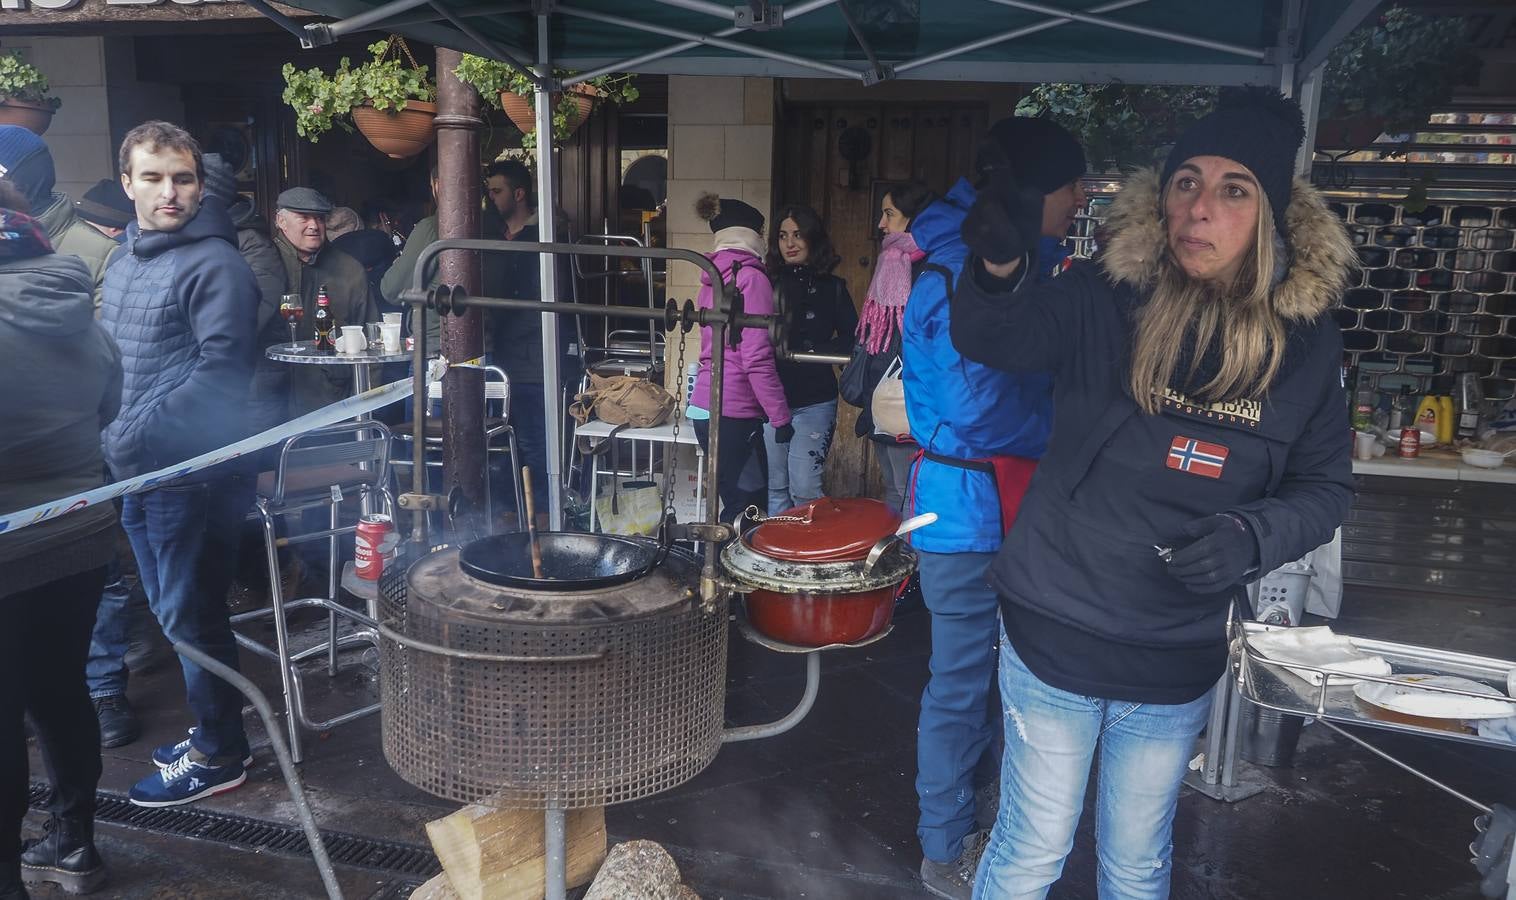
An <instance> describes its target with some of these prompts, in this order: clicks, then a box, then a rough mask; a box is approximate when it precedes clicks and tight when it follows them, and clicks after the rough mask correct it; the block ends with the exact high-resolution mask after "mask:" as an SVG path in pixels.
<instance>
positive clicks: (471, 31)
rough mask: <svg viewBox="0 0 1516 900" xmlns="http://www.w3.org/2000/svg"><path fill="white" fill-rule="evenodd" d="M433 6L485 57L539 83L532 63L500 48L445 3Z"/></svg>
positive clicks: (433, 3) (435, 0)
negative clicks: (496, 60)
mask: <svg viewBox="0 0 1516 900" xmlns="http://www.w3.org/2000/svg"><path fill="white" fill-rule="evenodd" d="M431 6H432V9H434V10H436V11H437V13H438V15H440V16H442V18H444V19H446V20H447V21H448V23H449V24H450V25H452V26H453V27H454V28H456V29H458V30H459V31H461V32H463V35H464V37H467V38H468V39H469V40H471V41H473V42H474V43H475V44H477V45H478V47H479V51H480V52H481V53H483V54H484V55H485V56H490V57H494V58H495V59H499V60H503V61H504V62H508V63H510V64H511V65H513V66H515V67H516V68H517V69H520V70H521V71H522V72H523V73H525V74H526V77H528V78H530V79H531V80H532V83H533V84H534V85H535V84H536V83H537V76H536V75H534V74H533V73H532V64H531V62H530V61H528V60H527V59H525V58H524V57H522V56H520V55H518V54H516V53H512V52H511V51H510V50H509V49H507V48H505V47H502V46H500V45H499V44H497V43H495V42H494V41H492V40H490V39H489V38H487V37H485V36H484V35H482V34H480V33H479V30H478V29H476V28H474V26H472V25H470V24H469V23H468V22H466V21H464V20H463V19H462V18H461V17H460V16H458V14H457V13H454V12H453V11H452V10H450V9H448V8H447V5H446V4H445V3H442V2H439V0H431Z"/></svg>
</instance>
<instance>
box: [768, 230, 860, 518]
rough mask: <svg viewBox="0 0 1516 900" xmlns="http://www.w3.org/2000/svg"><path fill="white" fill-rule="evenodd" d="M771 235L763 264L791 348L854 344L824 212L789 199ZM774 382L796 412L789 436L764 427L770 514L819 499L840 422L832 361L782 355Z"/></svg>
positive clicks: (853, 324)
mask: <svg viewBox="0 0 1516 900" xmlns="http://www.w3.org/2000/svg"><path fill="white" fill-rule="evenodd" d="M775 218H777V219H778V221H779V227H777V228H775V229H774V231H773V233H772V234H771V235H769V254H768V260H767V262H768V269H769V277H770V278H772V279H773V280H774V308H775V311H776V312H777V313H778V314H779V315H782V316H784V317H785V319H786V321H787V322H788V325H789V348H790V350H792V351H794V352H796V353H836V354H842V355H844V356H845V355H847V354H848V353H851V352H852V350H853V330H854V329H855V328H857V327H858V311H857V310H856V309H854V308H853V297H852V295H851V294H849V293H848V289H847V282H845V281H843V280H842V279H841V278H838V277H837V276H836V275H833V274H832V269H834V268H836V267H837V263H838V257H837V253H836V251H834V250H833V249H832V241H831V238H829V237H827V234H826V229H825V228H824V227H823V226H822V224H821V217H820V216H818V215H816V211H815V210H813V209H811V208H810V207H809V206H786V207H784V208H782V209H780V210H779V215H778V216H776V217H775ZM779 381H780V383H781V384H783V385H784V399H785V402H787V403H789V405H790V413H791V415H792V416H793V417H794V418H793V419H792V420H791V424H793V425H794V427H795V436H794V438H793V439H792V440H791V441H790V442H789V443H786V444H782V443H780V442H779V441H778V440H777V439H776V438H775V429H774V426H773V424H772V423H771V424H769V425H766V426H764V429H763V440H764V445H765V447H766V449H767V451H768V469H769V509H768V511H769V515H778V514H779V513H781V512H783V511H785V510H787V509H790V508H791V507H795V506H803V505H805V504H807V503H810V502H811V501H813V500H819V499H821V474H822V469H823V468H824V467H825V466H826V454H827V451H828V450H830V449H831V446H832V431H833V430H834V429H835V428H836V425H837V376H836V374H835V373H834V372H833V371H832V367H831V366H824V365H821V364H819V363H808V362H796V361H793V360H781V361H780V362H779Z"/></svg>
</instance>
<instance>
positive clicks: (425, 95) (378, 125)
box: [284, 37, 437, 159]
mask: <svg viewBox="0 0 1516 900" xmlns="http://www.w3.org/2000/svg"><path fill="white" fill-rule="evenodd" d="M368 49H369V52H370V53H372V54H373V55H374V58H373V60H372V61H370V62H366V63H363V64H362V65H360V66H358V67H357V68H353V67H352V64H351V63H350V61H349V60H348V58H347V57H345V56H344V57H343V58H342V61H341V62H340V63H338V65H337V71H336V72H334V73H333V74H331V75H327V74H326V73H325V72H322V71H321V70H320V69H306V70H304V71H301V70H298V69H296V68H295V66H294V65H293V64H292V63H285V64H284V84H285V88H284V102H285V103H288V104H289V105H290V108H291V109H293V110H294V111H295V130H296V132H298V133H299V134H300V136H301V137H303V138H306V139H308V140H309V141H310V142H311V143H316V142H317V141H319V140H320V139H321V135H323V134H325V133H326V132H328V131H331V130H332V127H333V126H337V127H341V128H342V129H344V130H346V131H348V132H351V131H352V130H353V126H354V125H356V126H357V129H358V131H360V132H361V133H362V134H363V136H364V137H366V138H368V141H369V143H370V144H373V145H374V148H375V149H377V150H379V152H381V153H384V154H385V155H387V156H390V157H393V158H395V159H404V158H406V157H411V156H415V155H417V154H419V153H421V152H422V151H424V150H425V149H426V148H427V146H429V145H430V144H431V142H432V140H433V138H434V137H435V136H436V135H435V132H433V130H432V119H433V118H435V117H436V115H437V104H436V103H435V102H434V101H435V100H436V98H437V87H436V85H435V84H434V83H433V82H432V80H431V78H430V75H429V72H428V70H427V67H426V66H422V65H417V64H416V59H415V57H413V56H411V51H410V48H409V47H407V46H406V44H405V38H402V37H391V38H390V39H389V40H385V41H380V42H378V43H377V44H373V45H371V46H370V47H369V48H368ZM402 56H403V58H402ZM349 120H351V123H350V122H349Z"/></svg>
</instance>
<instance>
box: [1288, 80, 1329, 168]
mask: <svg viewBox="0 0 1516 900" xmlns="http://www.w3.org/2000/svg"><path fill="white" fill-rule="evenodd" d="M1325 69H1326V65H1325V64H1322V65H1319V66H1317V67H1316V68H1314V69H1312V70H1311V72H1310V74H1308V75H1306V76H1305V80H1303V81H1301V82H1300V93H1299V96H1298V99H1299V100H1300V112H1301V113H1302V114H1303V115H1304V116H1305V140H1303V141H1301V142H1300V153H1299V154H1298V155H1296V157H1295V174H1297V175H1301V176H1304V177H1306V178H1309V177H1311V162H1312V160H1313V159H1314V158H1315V156H1316V123H1317V122H1318V121H1320V119H1321V75H1322V72H1323V71H1324V70H1325Z"/></svg>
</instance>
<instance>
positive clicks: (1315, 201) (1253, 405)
mask: <svg viewBox="0 0 1516 900" xmlns="http://www.w3.org/2000/svg"><path fill="white" fill-rule="evenodd" d="M1303 132H1304V129H1303V127H1302V122H1301V116H1300V110H1299V107H1297V106H1296V105H1295V104H1294V103H1293V101H1287V100H1284V99H1282V98H1281V97H1280V96H1279V95H1278V94H1275V93H1271V92H1268V91H1263V90H1259V89H1247V90H1241V91H1235V92H1224V93H1223V97H1222V100H1221V104H1220V106H1219V107H1218V109H1217V110H1216V111H1215V112H1214V113H1212V114H1211V115H1209V116H1207V117H1206V118H1204V119H1202V120H1201V121H1200V122H1198V123H1197V124H1196V125H1194V126H1192V127H1191V129H1190V130H1189V131H1188V132H1186V133H1185V134H1184V135H1183V136H1182V137H1181V138H1180V140H1179V142H1178V143H1177V144H1176V146H1175V148H1174V150H1173V152H1172V153H1171V154H1170V156H1169V159H1168V162H1167V164H1166V165H1165V167H1164V169H1163V171H1162V173H1155V172H1152V171H1148V172H1141V173H1137V174H1136V175H1134V177H1133V178H1132V179H1131V180H1130V181H1128V183H1127V185H1126V186H1125V187H1124V188H1123V189H1122V192H1121V194H1120V195H1119V196H1118V197H1117V198H1116V201H1115V203H1114V204H1112V207H1111V215H1110V217H1109V219H1108V220H1107V222H1106V226H1107V234H1106V237H1105V240H1104V241H1103V244H1104V252H1103V254H1102V256H1101V258H1100V259H1099V260H1098V261H1095V262H1079V263H1075V264H1074V265H1073V267H1072V268H1071V269H1069V270H1068V271H1066V272H1064V273H1063V274H1062V275H1061V276H1060V277H1058V278H1056V279H1054V280H1052V281H1051V282H1045V283H1031V282H1030V281H1029V280H1028V281H1024V280H1023V279H1022V278H1021V275H1022V273H1023V272H1025V271H1027V270H1028V268H1029V266H1028V264H1027V261H1028V254H1029V253H1034V252H1035V247H1036V240H1037V238H1036V235H1037V226H1036V224H1035V222H1036V219H1035V218H1034V217H1035V210H1036V209H1037V208H1040V205H1041V204H1040V198H1038V199H1039V202H1038V203H1037V204H1036V207H1034V206H1033V205H1032V204H1031V203H1030V202H1029V201H1028V200H1027V199H1026V198H1025V197H1023V192H1022V191H1021V190H1019V189H1018V188H1017V186H1015V185H1014V184H1011V183H1009V182H1008V181H1007V180H1005V179H1004V178H1001V179H999V181H998V183H996V184H993V185H992V186H991V187H990V188H989V189H987V190H984V191H982V192H981V193H980V194H979V199H978V201H977V202H976V203H975V205H974V208H973V209H972V210H971V212H970V214H969V216H968V218H967V219H966V220H965V221H964V225H963V237H964V241H965V243H966V244H967V245H968V247H969V248H970V250H972V251H973V253H974V256H975V257H977V258H976V259H972V260H970V262H969V265H968V266H967V267H965V269H964V278H963V279H962V280H961V281H960V283H959V287H958V290H957V292H956V293H955V295H954V298H953V305H952V313H951V315H952V321H951V334H952V339H953V343H954V345H955V346H956V347H958V349H959V351H960V352H962V353H963V355H964V356H966V357H968V358H970V359H973V360H976V361H978V362H981V363H984V364H986V365H993V366H999V367H1001V368H1005V369H1008V370H1014V371H1049V372H1051V373H1052V375H1053V382H1054V408H1055V410H1056V414H1055V416H1054V420H1053V431H1052V436H1051V438H1050V440H1049V444H1048V450H1047V453H1046V454H1045V455H1044V456H1043V458H1042V462H1041V464H1040V465H1039V467H1038V469H1037V472H1036V474H1035V475H1034V477H1033V479H1032V482H1031V487H1030V489H1029V491H1028V493H1027V495H1026V498H1025V500H1024V501H1023V503H1022V505H1021V509H1020V513H1019V515H1018V516H1017V518H1016V523H1015V525H1014V526H1013V527H1012V529H1011V532H1010V534H1009V536H1008V537H1007V538H1006V541H1005V544H1004V546H1003V547H1002V549H1001V551H1000V553H999V555H998V556H997V557H996V559H995V561H994V562H993V563H992V564H991V566H990V571H989V574H988V579H989V582H990V584H991V586H992V587H994V588H995V590H996V591H997V593H998V594H999V595H1000V608H1001V622H1002V626H1003V633H1002V636H1001V657H1000V690H1001V696H1002V699H1003V704H1004V707H1005V716H1004V720H1003V721H1004V722H1005V755H1004V758H1003V764H1002V798H1003V799H1002V803H1001V806H1000V815H999V818H998V820H997V821H996V823H995V827H994V831H993V835H992V837H991V839H990V842H989V845H988V847H987V848H986V849H985V851H984V855H983V858H982V860H981V862H980V865H979V869H978V872H977V875H976V878H975V884H974V896H975V897H1036V896H1044V895H1045V892H1046V891H1047V889H1048V887H1049V886H1050V885H1051V884H1052V883H1053V882H1054V881H1056V880H1057V879H1058V876H1059V873H1060V872H1061V870H1062V866H1063V859H1064V857H1065V856H1066V855H1067V854H1068V852H1069V850H1070V848H1071V847H1072V845H1073V842H1074V833H1075V828H1076V826H1077V824H1078V821H1079V815H1080V812H1081V810H1082V808H1083V802H1084V797H1085V788H1086V784H1087V781H1088V779H1089V776H1090V771H1091V767H1092V764H1093V763H1094V761H1095V759H1096V758H1097V755H1098V758H1099V767H1098V770H1099V779H1100V783H1099V787H1098V790H1097V791H1096V797H1097V801H1096V816H1097V818H1098V820H1099V824H1098V826H1097V828H1096V832H1097V835H1098V837H1097V852H1098V855H1099V858H1100V865H1099V876H1098V882H1099V892H1100V895H1101V896H1102V897H1107V896H1109V897H1123V898H1127V897H1131V898H1137V897H1141V898H1161V897H1166V896H1167V895H1168V888H1169V875H1170V865H1169V860H1170V858H1171V853H1172V844H1171V834H1172V829H1173V819H1174V809H1175V806H1176V804H1177V800H1178V794H1179V784H1180V779H1181V778H1182V776H1183V775H1184V772H1185V770H1186V765H1187V763H1188V762H1189V760H1190V758H1191V757H1192V756H1193V755H1194V740H1195V738H1196V736H1197V735H1198V734H1199V732H1200V729H1201V727H1202V725H1203V723H1204V722H1205V720H1206V717H1207V714H1208V712H1209V708H1210V689H1211V687H1212V686H1213V685H1214V684H1215V683H1216V681H1217V679H1218V678H1219V677H1220V676H1221V674H1222V672H1223V670H1224V668H1225V665H1226V658H1227V648H1226V639H1225V621H1226V615H1227V609H1228V607H1229V605H1230V604H1231V603H1233V602H1237V601H1241V600H1242V598H1243V592H1242V586H1243V585H1244V584H1245V583H1246V582H1248V581H1251V580H1254V579H1256V578H1257V577H1258V576H1259V574H1260V573H1266V572H1268V571H1270V570H1271V569H1274V568H1276V567H1278V566H1280V565H1282V564H1284V563H1286V562H1289V561H1291V560H1294V559H1297V558H1299V557H1300V556H1302V555H1304V554H1305V553H1306V552H1307V551H1309V550H1311V549H1313V548H1314V547H1316V546H1318V545H1320V544H1322V543H1324V542H1325V541H1327V540H1329V539H1330V538H1331V536H1332V532H1333V530H1334V529H1335V528H1336V527H1337V526H1338V525H1339V524H1341V522H1342V520H1343V518H1344V516H1345V515H1346V513H1347V510H1348V506H1349V504H1350V503H1351V501H1352V497H1353V482H1352V470H1351V461H1350V458H1349V449H1350V440H1349V427H1348V416H1347V407H1346V404H1345V403H1344V400H1343V395H1342V387H1341V376H1340V373H1341V368H1340V367H1341V363H1342V338H1341V334H1340V333H1339V331H1338V328H1337V325H1336V324H1335V323H1334V322H1333V320H1332V318H1331V316H1330V314H1329V310H1330V308H1331V306H1332V305H1333V303H1334V302H1335V301H1336V299H1337V297H1338V296H1339V295H1340V293H1341V291H1342V289H1343V287H1344V285H1345V284H1346V276H1347V273H1348V270H1349V267H1350V266H1351V265H1352V264H1353V259H1354V254H1353V248H1352V244H1351V242H1350V241H1349V239H1348V236H1347V234H1346V232H1345V230H1344V228H1343V226H1342V223H1341V222H1340V221H1339V220H1338V219H1337V217H1336V216H1335V215H1334V214H1333V213H1332V212H1331V210H1330V209H1329V208H1328V207H1327V205H1326V203H1325V202H1324V201H1323V199H1322V198H1321V196H1320V195H1319V194H1318V193H1317V192H1316V191H1315V190H1314V189H1312V188H1311V187H1310V186H1309V185H1308V184H1306V183H1305V182H1304V181H1295V180H1294V179H1293V169H1294V161H1295V154H1296V150H1297V148H1298V147H1299V146H1300V141H1301V138H1302V135H1303ZM970 273H972V274H970ZM1243 602H1245V601H1243Z"/></svg>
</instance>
